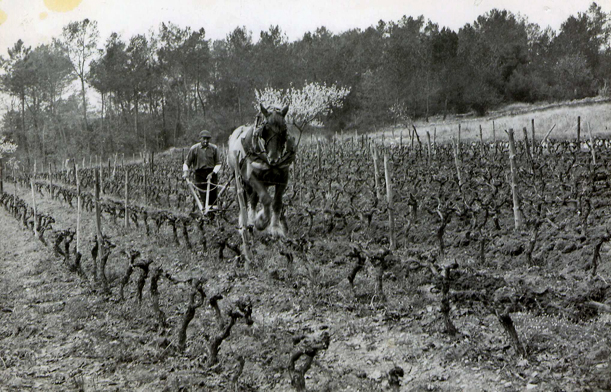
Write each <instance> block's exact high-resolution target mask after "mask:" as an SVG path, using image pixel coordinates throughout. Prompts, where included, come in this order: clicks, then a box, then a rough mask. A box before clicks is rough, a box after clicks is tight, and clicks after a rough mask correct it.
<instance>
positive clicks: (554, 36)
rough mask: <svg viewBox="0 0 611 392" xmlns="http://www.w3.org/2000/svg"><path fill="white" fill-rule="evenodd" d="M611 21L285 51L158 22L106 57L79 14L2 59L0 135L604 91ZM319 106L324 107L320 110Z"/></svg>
mask: <svg viewBox="0 0 611 392" xmlns="http://www.w3.org/2000/svg"><path fill="white" fill-rule="evenodd" d="M610 18H611V16H610V13H605V12H604V11H603V10H602V8H601V7H600V6H599V5H597V4H596V3H592V4H591V6H590V7H589V8H588V9H587V10H585V11H584V12H580V13H578V14H577V15H573V16H570V17H569V18H567V20H566V21H565V22H564V23H563V24H562V25H561V27H560V29H559V30H558V31H553V30H551V29H549V28H547V29H541V27H539V26H538V25H536V24H533V23H530V22H529V21H528V20H527V19H526V18H525V17H523V16H521V15H516V14H513V13H511V12H509V11H507V10H501V9H493V10H491V11H489V12H487V13H485V14H483V15H480V16H479V17H478V18H477V19H476V20H474V21H473V22H472V23H468V24H466V25H464V26H463V27H462V28H460V29H459V30H458V31H453V30H451V29H449V28H447V27H442V26H439V25H438V24H436V23H434V22H432V21H430V20H427V19H426V18H425V17H424V16H419V17H408V16H404V17H402V18H400V19H399V20H397V21H379V22H378V23H377V24H376V25H375V26H371V27H369V28H367V29H364V30H362V29H351V30H348V31H345V32H342V33H339V34H334V33H332V32H330V31H329V30H328V29H327V28H325V27H324V26H321V27H319V28H318V29H316V30H315V31H313V32H307V33H305V34H304V35H303V37H301V38H300V39H297V40H295V41H293V42H290V41H289V40H288V38H287V36H286V34H285V33H284V32H283V30H282V26H270V27H269V29H268V30H266V31H261V32H260V33H259V34H258V36H256V37H253V32H251V31H249V30H248V29H247V28H246V27H244V26H238V27H236V28H235V29H234V30H233V31H232V32H231V33H229V34H228V35H227V36H226V37H225V38H224V39H220V40H210V39H209V38H207V37H206V31H205V29H204V28H203V27H198V28H197V29H192V28H191V27H181V26H178V25H175V24H173V23H170V22H167V23H162V24H161V25H160V26H158V27H157V28H156V29H152V30H151V31H150V32H149V33H147V34H139V35H136V36H133V37H122V36H121V35H120V34H118V33H112V34H111V35H110V36H109V37H107V38H105V40H103V41H102V44H101V46H102V47H103V48H102V49H97V48H98V46H99V44H98V41H99V38H100V37H99V33H98V30H97V23H96V22H95V21H93V20H88V19H85V20H83V21H81V22H73V23H71V24H69V25H68V26H66V27H65V28H64V29H63V32H62V34H61V36H60V37H58V38H57V39H55V40H54V41H53V43H52V44H50V45H41V46H38V47H36V48H34V49H32V48H31V47H29V46H27V45H26V43H24V42H22V41H18V42H16V43H15V44H14V45H13V46H12V47H11V48H10V49H9V51H8V57H6V58H0V70H1V72H0V90H1V91H2V92H3V93H4V94H6V95H8V96H9V97H10V98H11V100H10V103H11V104H10V108H9V110H8V111H7V112H6V113H5V114H4V117H3V118H2V131H1V132H2V133H4V134H5V135H7V136H8V137H9V138H11V139H12V140H14V141H15V142H16V143H17V144H18V145H19V151H18V152H21V153H23V154H27V155H32V154H37V155H39V156H40V155H42V156H43V157H47V156H56V155H57V154H59V157H61V158H64V157H71V156H75V155H76V156H78V157H80V156H86V155H88V154H110V153H113V152H116V151H122V152H125V153H128V154H129V153H133V152H137V151H141V150H143V149H156V150H160V149H165V148H167V147H169V146H173V145H174V146H178V145H186V144H189V143H190V142H192V140H193V137H194V135H196V134H197V132H198V131H199V130H201V129H202V128H204V127H205V128H207V129H211V130H214V132H215V138H216V139H217V141H218V142H220V143H222V142H224V140H226V137H227V136H228V135H229V133H230V132H231V131H232V130H233V129H234V128H236V127H237V126H239V125H241V124H244V123H247V122H250V121H252V119H253V118H254V115H255V113H256V107H257V106H256V103H257V102H260V101H265V100H266V99H268V98H269V97H272V96H275V95H274V94H276V95H277V97H276V98H279V99H280V100H281V101H287V103H289V102H290V103H291V107H292V108H293V109H292V110H293V113H294V114H295V115H296V116H297V117H299V116H301V117H299V118H300V119H299V120H297V121H301V122H302V125H303V124H306V123H309V122H311V121H313V120H323V119H324V123H325V126H326V127H328V128H330V129H332V130H334V131H339V130H340V129H349V128H359V129H361V130H364V131H366V130H368V129H373V128H374V126H375V127H378V126H380V125H384V124H392V123H393V122H396V121H397V120H398V119H401V121H405V120H406V119H407V120H409V119H417V118H425V119H428V117H429V116H433V115H446V114H449V113H464V112H468V111H475V112H477V113H479V114H484V113H486V112H487V111H489V110H490V109H493V108H495V107H497V106H499V105H504V104H508V103H512V102H535V101H556V100H569V99H579V98H583V97H587V96H593V95H597V94H603V95H604V94H607V95H608V94H609V81H610V80H611V23H610ZM325 89H326V90H325ZM323 91H324V93H321V92H323ZM331 92H333V94H331ZM334 94H335V95H334ZM331 96H334V97H335V98H329V97H331ZM98 97H99V99H98ZM321 97H327V98H329V99H331V100H330V101H325V102H324V104H322V105H323V106H324V107H325V108H327V109H330V108H333V110H326V109H325V110H320V108H321V107H322V106H317V105H318V104H319V103H320V102H323V101H324V100H323V101H320V100H319V98H321ZM317 102H318V103H317ZM339 102H341V105H340V104H339ZM300 105H301V107H300ZM308 105H310V107H309V109H308V108H306V106H308ZM308 110H310V112H308ZM314 112H316V115H314V116H309V114H308V113H310V114H311V113H314ZM297 113H301V114H299V115H298V114H297ZM297 117H296V118H297Z"/></svg>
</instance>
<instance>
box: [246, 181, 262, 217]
mask: <svg viewBox="0 0 611 392" xmlns="http://www.w3.org/2000/svg"><path fill="white" fill-rule="evenodd" d="M244 190H245V192H244V193H245V194H246V200H247V203H248V226H250V227H252V226H254V224H255V220H256V218H257V217H256V215H255V214H256V213H257V204H259V194H257V192H255V190H254V189H253V188H252V187H251V186H250V185H247V186H246V187H245V189H244Z"/></svg>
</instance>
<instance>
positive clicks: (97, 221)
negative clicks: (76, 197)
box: [95, 170, 103, 251]
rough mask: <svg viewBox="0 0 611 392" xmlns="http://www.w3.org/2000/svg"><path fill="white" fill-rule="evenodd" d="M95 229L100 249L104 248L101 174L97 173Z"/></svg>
mask: <svg viewBox="0 0 611 392" xmlns="http://www.w3.org/2000/svg"><path fill="white" fill-rule="evenodd" d="M95 227H96V232H97V236H98V249H99V250H100V251H101V249H102V247H103V242H102V241H103V238H102V222H101V220H100V173H99V172H98V171H97V170H96V171H95Z"/></svg>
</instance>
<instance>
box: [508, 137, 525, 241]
mask: <svg viewBox="0 0 611 392" xmlns="http://www.w3.org/2000/svg"><path fill="white" fill-rule="evenodd" d="M507 136H508V137H509V166H510V168H511V193H512V195H513V219H514V223H515V229H516V230H520V229H521V228H522V225H523V222H524V217H523V216H522V209H521V208H520V195H519V193H518V168H517V166H516V144H515V140H514V134H513V129H512V128H510V129H509V131H507Z"/></svg>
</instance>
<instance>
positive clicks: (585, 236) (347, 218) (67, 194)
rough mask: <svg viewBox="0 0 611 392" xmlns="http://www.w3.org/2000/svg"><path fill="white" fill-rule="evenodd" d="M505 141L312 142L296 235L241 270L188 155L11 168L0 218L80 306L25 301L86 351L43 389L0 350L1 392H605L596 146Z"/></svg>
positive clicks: (604, 166) (293, 207) (609, 185)
mask: <svg viewBox="0 0 611 392" xmlns="http://www.w3.org/2000/svg"><path fill="white" fill-rule="evenodd" d="M507 136H509V137H507ZM497 137H498V140H496V141H495V142H484V140H483V139H482V140H480V141H479V142H469V143H464V142H462V141H461V140H460V136H459V137H458V138H455V139H454V140H453V142H451V143H443V144H441V143H437V142H436V141H435V139H434V138H433V140H431V135H430V134H429V135H428V137H427V136H425V135H418V134H417V133H416V132H415V131H414V132H411V133H409V134H405V135H404V134H403V133H401V134H400V135H399V134H397V135H394V137H385V138H383V139H380V138H375V139H374V138H372V137H369V136H367V135H359V134H354V135H336V136H335V137H332V138H325V139H318V140H316V139H313V138H308V139H307V140H306V138H304V140H303V141H302V143H301V145H300V150H299V153H298V156H297V160H296V162H295V164H294V165H293V166H292V168H291V180H290V182H289V187H288V189H287V191H286V193H285V199H284V200H285V205H286V207H285V216H286V219H287V222H288V227H289V233H290V235H289V237H288V238H286V239H279V238H274V237H271V236H269V235H267V234H265V233H258V232H256V231H255V232H254V241H253V242H252V243H250V244H248V246H249V247H250V249H251V250H252V253H253V259H252V260H246V258H245V257H244V255H243V248H242V243H241V237H240V235H239V233H238V206H237V205H238V203H237V201H236V197H235V190H234V183H233V182H232V181H231V180H232V178H231V175H230V174H231V173H230V170H229V169H228V168H227V167H226V166H224V167H223V170H222V171H221V176H220V184H218V186H220V187H222V190H223V192H224V193H223V196H222V197H221V208H220V211H218V212H215V213H214V214H213V215H202V214H201V213H200V211H199V210H198V209H197V208H196V207H195V204H194V201H193V200H192V198H191V197H190V193H189V190H188V189H187V186H186V184H185V183H184V181H182V178H181V167H182V160H183V158H184V155H183V154H184V153H183V152H182V151H181V150H171V151H168V152H166V153H163V154H157V155H155V156H152V155H143V156H144V157H145V159H143V160H139V161H134V162H130V163H125V164H121V163H118V162H117V161H118V160H117V159H116V158H115V159H114V160H112V159H109V160H108V164H101V165H88V167H85V168H83V167H82V166H83V165H77V164H75V163H74V162H71V163H70V164H69V165H68V166H67V167H64V168H59V169H57V170H56V168H55V167H49V168H42V169H38V170H37V172H36V173H24V172H23V171H19V170H9V169H7V168H5V171H4V184H3V193H2V194H0V203H1V204H2V205H3V207H4V210H5V212H2V214H4V215H5V216H8V215H10V216H12V217H13V218H14V219H13V221H14V222H15V224H16V225H19V226H20V227H21V228H22V229H23V230H28V231H31V232H32V233H33V235H34V236H35V238H37V240H39V242H40V243H41V246H45V247H47V248H48V251H49V252H50V253H52V254H53V257H52V260H53V262H50V263H46V264H44V265H41V267H40V268H44V269H50V270H52V271H55V274H65V275H67V276H72V279H73V282H72V286H74V287H79V293H81V294H80V296H79V297H74V298H75V299H74V300H71V299H65V298H63V296H62V295H61V292H54V293H45V292H39V293H38V295H39V297H40V298H38V300H39V301H40V302H39V303H40V304H56V303H62V302H63V305H62V306H61V310H57V312H60V311H62V312H65V313H62V314H65V316H64V317H69V318H70V319H73V320H76V321H75V322H74V323H75V324H77V325H68V327H69V328H73V329H74V333H75V334H78V335H79V336H81V335H85V336H89V337H90V339H89V340H78V341H76V342H73V343H71V345H70V347H69V349H67V348H66V347H64V348H66V350H62V354H61V355H60V356H59V358H72V359H74V358H82V359H83V361H82V362H83V363H82V364H81V365H80V366H77V367H71V368H69V367H67V365H64V366H65V367H62V365H57V366H58V369H56V371H55V372H53V375H51V376H49V375H48V374H47V373H44V372H45V369H43V368H44V367H43V366H39V362H40V361H41V360H42V359H44V358H47V359H49V357H45V355H50V354H48V353H44V352H39V353H35V352H34V353H31V354H23V352H24V351H25V350H19V347H13V349H11V348H10V347H9V346H8V345H7V344H6V343H2V344H1V345H0V357H1V358H2V364H1V365H0V384H2V383H4V384H5V385H14V384H11V383H12V382H14V380H15V379H19V378H21V379H24V378H25V379H35V380H37V381H36V382H37V384H36V385H38V386H40V385H42V386H43V388H44V389H45V390H66V389H75V390H160V391H163V390H235V391H247V390H298V391H303V390H306V389H307V390H328V391H337V390H362V391H376V390H380V391H381V390H397V391H398V390H405V391H420V390H422V391H459V390H473V391H479V390H493V391H497V390H499V391H505V390H506V391H513V390H523V389H528V390H531V389H532V390H549V391H552V390H553V391H583V390H591V391H597V390H609V389H610V388H611V368H609V357H610V356H611V340H610V336H609V325H610V323H611V317H610V314H611V299H610V298H611V286H610V285H609V278H610V277H611V265H609V263H608V262H607V255H608V254H609V250H610V248H609V242H610V241H611V231H609V226H608V225H607V221H608V219H609V217H610V216H611V173H610V172H609V167H610V165H611V144H610V141H609V140H605V139H600V138H598V139H593V138H590V139H588V138H586V139H585V140H579V141H577V140H575V141H550V140H548V139H547V138H546V139H545V141H544V142H543V141H542V139H543V138H542V137H539V138H536V137H534V130H533V133H532V134H529V133H528V132H527V131H526V129H525V130H524V133H523V134H522V133H521V132H519V133H516V134H515V135H514V133H513V131H509V132H507V134H506V133H505V132H501V131H498V133H497ZM501 138H502V139H503V141H500V140H501ZM514 139H515V140H514ZM77 163H78V162H77ZM101 236H103V238H104V240H103V241H98V240H96V238H101ZM77 237H78V238H77ZM69 298H73V297H69ZM77 298H78V299H77ZM83 298H86V299H83ZM2 306H5V307H9V305H5V304H2ZM47 311H48V310H47ZM17 315H18V311H17V310H16V309H12V310H11V309H10V312H9V311H7V312H3V315H2V316H0V317H2V320H3V325H5V326H3V327H0V336H2V338H3V339H5V340H6V339H7V338H9V337H10V339H12V340H13V342H14V343H13V344H14V345H18V344H20V343H19V342H21V344H23V345H24V346H26V345H28V344H29V343H28V342H29V341H30V340H31V339H36V337H37V336H38V335H37V334H42V331H41V330H38V332H36V331H34V332H31V333H27V334H26V333H25V332H21V331H23V330H25V329H27V328H26V326H25V325H22V326H21V327H22V328H21V329H20V330H15V327H14V326H9V325H10V323H13V324H14V323H15V322H19V321H18V320H13V319H11V318H12V317H17ZM65 322H66V323H67V321H65ZM22 323H24V324H25V323H26V321H22ZM93 342H95V344H93ZM54 355H56V356H55V357H54V358H55V359H56V361H57V362H58V363H63V362H62V361H63V360H60V359H58V357H57V355H59V354H54ZM66 363H68V361H66ZM71 363H72V362H71ZM92 364H95V366H93V365H92ZM31 369H33V370H31ZM58 374H59V375H61V377H59V376H58ZM28 385H29V384H26V386H28ZM23 386H24V385H23V384H21V387H23ZM29 386H30V387H31V386H32V385H29ZM18 389H19V388H18V387H16V389H15V390H18Z"/></svg>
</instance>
